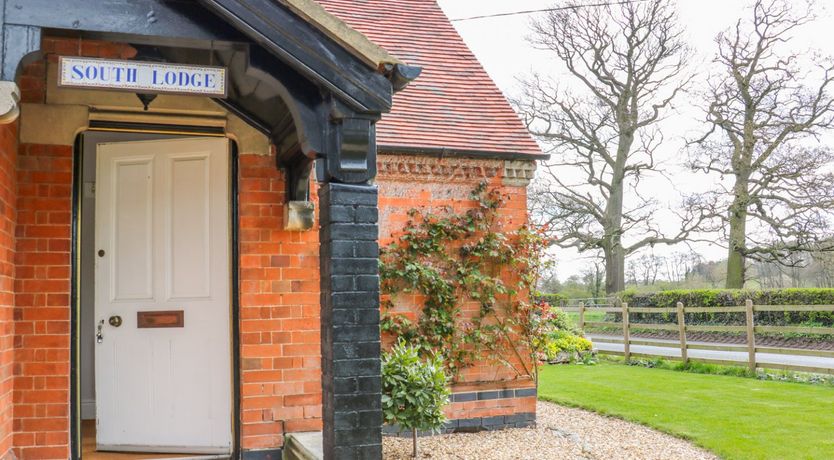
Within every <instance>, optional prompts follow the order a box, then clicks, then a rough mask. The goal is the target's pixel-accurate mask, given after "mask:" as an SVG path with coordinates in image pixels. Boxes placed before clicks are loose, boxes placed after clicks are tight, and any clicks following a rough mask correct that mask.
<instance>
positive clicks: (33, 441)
mask: <svg viewBox="0 0 834 460" xmlns="http://www.w3.org/2000/svg"><path fill="white" fill-rule="evenodd" d="M71 196H72V147H70V146H54V145H53V146H45V145H34V144H21V146H20V149H19V157H18V201H17V211H18V215H17V230H16V236H17V246H16V247H17V254H16V255H15V261H16V264H17V267H16V277H15V278H16V279H15V292H16V296H15V304H16V307H15V320H16V322H15V382H14V400H15V408H14V418H15V423H14V428H15V436H14V444H15V448H16V449H15V450H16V452H17V453H18V456H19V457H21V458H26V459H28V458H59V457H62V458H66V457H67V456H68V454H69V451H68V448H67V441H68V438H69V436H68V433H69V418H68V415H69V407H68V402H69V371H70V365H69V359H70V355H69V345H70V340H69V330H70V308H69V300H70V238H71V229H70V227H71V225H70V223H71V208H72V206H71Z"/></svg>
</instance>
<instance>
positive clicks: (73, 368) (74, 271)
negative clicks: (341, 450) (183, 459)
mask: <svg viewBox="0 0 834 460" xmlns="http://www.w3.org/2000/svg"><path fill="white" fill-rule="evenodd" d="M97 131H109V132H117V133H123V134H124V137H125V139H124V141H126V142H127V141H131V140H136V139H135V137H136V136H135V135H136V134H138V133H142V134H159V135H176V136H179V137H226V138H228V140H229V176H230V177H229V219H230V227H229V237H230V242H229V244H230V248H229V257H230V258H231V260H230V261H229V262H230V263H229V270H230V272H231V273H230V278H231V279H230V282H231V286H230V290H229V291H230V296H231V298H230V299H229V300H230V306H231V308H230V312H229V314H230V321H231V330H230V339H231V348H232V356H231V365H232V376H231V377H232V394H231V395H230V397H231V398H232V401H231V402H232V404H231V407H232V420H231V427H232V457H231V458H233V459H237V458H240V438H241V433H240V247H239V241H240V238H239V231H240V230H239V217H240V215H239V210H238V201H239V184H238V176H239V174H238V168H239V164H238V156H239V152H238V146H237V143H236V142H235V140H234V139H233V138H231V137H229V136H228V135H227V133H226V131H225V129H224V128H222V127H217V128H215V127H205V126H184V125H159V124H146V123H124V122H118V123H108V122H91V123H90V127H89V128H88V129H86V130H84V131H81V132H80V133H79V134H78V135H77V136H76V138H75V143H74V145H73V156H72V160H73V165H72V173H73V177H72V216H71V218H72V225H71V228H72V230H71V241H70V385H69V387H70V404H69V418H70V427H69V432H70V459H71V460H80V459H81V373H80V365H81V330H80V321H81V283H82V282H83V280H82V279H81V278H82V276H81V231H82V228H81V227H82V219H81V206H82V201H83V186H84V184H83V179H84V178H83V174H82V171H83V156H84V140H83V136H84V134H85V133H89V132H97ZM95 144H96V145H97V144H98V142H96V143H95Z"/></svg>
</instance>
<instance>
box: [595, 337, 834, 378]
mask: <svg viewBox="0 0 834 460" xmlns="http://www.w3.org/2000/svg"><path fill="white" fill-rule="evenodd" d="M588 338H590V339H591V340H592V341H593V343H594V350H599V351H619V352H623V348H624V346H623V344H622V343H607V342H602V341H597V340H594V339H605V338H608V339H619V340H622V337H617V336H609V335H599V334H589V335H588ZM637 340H640V341H641V342H647V341H650V342H656V343H669V344H675V345H677V344H678V342H677V341H675V340H663V339H644V338H640V339H637ZM689 343H690V344H692V345H719V346H722V345H723V346H726V344H720V343H707V342H689ZM631 352H632V353H641V354H647V355H652V356H661V357H663V356H668V357H678V358H680V356H681V350H680V348H679V347H665V346H662V345H659V346H651V345H634V344H632V345H631ZM687 353H688V354H689V357H690V358H702V359H718V360H723V361H737V362H738V363H739V364H745V363H747V352H746V351H716V350H692V349H689V350H687ZM756 362H757V363H758V365H759V367H767V365H768V364H775V365H780V364H781V365H788V366H804V367H814V368H823V369H830V372H829V373H830V374H834V357H832V358H828V357H817V356H803V355H783V354H773V353H756Z"/></svg>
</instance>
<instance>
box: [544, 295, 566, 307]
mask: <svg viewBox="0 0 834 460" xmlns="http://www.w3.org/2000/svg"><path fill="white" fill-rule="evenodd" d="M539 298H540V299H542V300H544V301H545V302H547V303H549V304H550V305H552V306H554V307H559V306H562V305H563V304H564V303H566V302H567V301H568V300H569V299H568V297H567V296H565V295H562V294H539Z"/></svg>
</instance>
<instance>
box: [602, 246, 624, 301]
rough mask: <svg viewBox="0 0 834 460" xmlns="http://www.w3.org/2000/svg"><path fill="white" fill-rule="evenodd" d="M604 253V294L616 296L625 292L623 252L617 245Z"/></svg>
mask: <svg viewBox="0 0 834 460" xmlns="http://www.w3.org/2000/svg"><path fill="white" fill-rule="evenodd" d="M617 243H618V244H616V245H615V246H614V247H612V248H610V249H609V250H608V251H605V293H606V294H607V295H612V294H617V293H618V292H622V291H624V290H625V250H624V249H623V247H622V245H620V244H619V238H617Z"/></svg>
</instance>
